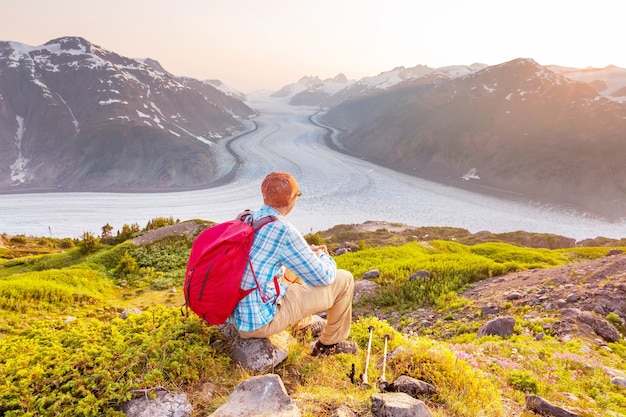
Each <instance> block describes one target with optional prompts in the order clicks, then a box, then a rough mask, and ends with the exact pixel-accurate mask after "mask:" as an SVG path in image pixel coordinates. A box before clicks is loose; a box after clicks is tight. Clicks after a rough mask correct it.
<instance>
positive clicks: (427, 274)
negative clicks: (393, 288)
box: [409, 269, 430, 281]
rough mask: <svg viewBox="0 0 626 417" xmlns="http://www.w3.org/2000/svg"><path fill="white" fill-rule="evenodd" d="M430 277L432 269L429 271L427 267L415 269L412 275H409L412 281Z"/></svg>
mask: <svg viewBox="0 0 626 417" xmlns="http://www.w3.org/2000/svg"><path fill="white" fill-rule="evenodd" d="M428 278H430V271H427V270H425V269H420V270H419V271H415V272H413V273H412V274H411V275H409V279H410V280H411V281H415V280H417V279H428Z"/></svg>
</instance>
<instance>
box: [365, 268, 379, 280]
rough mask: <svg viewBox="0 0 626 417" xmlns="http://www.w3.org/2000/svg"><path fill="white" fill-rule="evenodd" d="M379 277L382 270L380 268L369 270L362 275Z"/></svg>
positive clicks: (372, 277)
mask: <svg viewBox="0 0 626 417" xmlns="http://www.w3.org/2000/svg"><path fill="white" fill-rule="evenodd" d="M378 277H380V271H379V270H378V269H372V270H369V271H367V272H366V273H364V274H363V275H362V276H361V278H363V279H376V278H378Z"/></svg>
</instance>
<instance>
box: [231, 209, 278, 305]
mask: <svg viewBox="0 0 626 417" xmlns="http://www.w3.org/2000/svg"><path fill="white" fill-rule="evenodd" d="M237 218H238V219H239V220H241V221H243V222H245V223H248V222H250V221H251V222H252V230H254V233H256V232H257V230H259V229H261V228H262V227H263V226H265V225H268V224H269V223H272V222H275V221H276V220H278V218H277V217H276V216H265V217H261V218H260V219H259V220H257V221H254V219H253V218H252V214H251V213H250V210H244V211H243V212H241V213H240V214H239V215H238V216H237ZM248 266H250V272H252V277H253V278H254V283H255V284H256V287H254V288H250V289H247V290H242V291H241V297H240V298H239V300H240V301H241V300H243V299H244V298H245V297H246V296H247V295H248V294H250V293H251V292H252V291H254V290H255V289H257V290H259V294H260V295H261V300H262V301H263V302H264V303H267V302H268V301H269V300H270V298H269V297H267V296H266V295H265V293H264V292H263V291H261V286H260V285H259V281H258V280H257V278H256V273H255V272H254V268H253V267H252V261H251V260H250V257H249V256H248ZM274 288H275V289H276V299H275V300H278V296H279V295H280V285H279V284H278V279H277V278H276V277H274Z"/></svg>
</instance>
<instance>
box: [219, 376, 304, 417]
mask: <svg viewBox="0 0 626 417" xmlns="http://www.w3.org/2000/svg"><path fill="white" fill-rule="evenodd" d="M301 415H302V414H301V413H300V410H299V409H298V407H296V405H295V404H294V403H293V401H292V400H291V398H290V397H289V396H288V395H287V390H286V389H285V385H283V381H282V380H281V379H280V377H279V376H278V375H276V374H267V375H261V376H255V377H252V378H249V379H246V380H245V381H243V382H242V383H241V384H239V385H237V386H236V387H235V390H234V391H233V392H232V393H231V394H230V396H229V397H228V401H227V402H226V403H225V404H223V405H222V406H221V407H219V408H218V409H217V410H215V412H214V413H213V414H211V416H213V417H253V416H275V417H300V416H301Z"/></svg>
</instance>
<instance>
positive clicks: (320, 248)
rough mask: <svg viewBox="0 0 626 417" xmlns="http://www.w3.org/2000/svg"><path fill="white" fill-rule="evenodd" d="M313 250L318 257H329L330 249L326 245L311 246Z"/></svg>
mask: <svg viewBox="0 0 626 417" xmlns="http://www.w3.org/2000/svg"><path fill="white" fill-rule="evenodd" d="M311 250H312V251H313V252H314V253H315V254H316V255H317V256H320V255H321V254H322V253H325V254H326V255H328V254H329V253H328V248H327V247H326V245H319V246H317V245H311Z"/></svg>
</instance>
